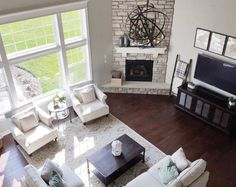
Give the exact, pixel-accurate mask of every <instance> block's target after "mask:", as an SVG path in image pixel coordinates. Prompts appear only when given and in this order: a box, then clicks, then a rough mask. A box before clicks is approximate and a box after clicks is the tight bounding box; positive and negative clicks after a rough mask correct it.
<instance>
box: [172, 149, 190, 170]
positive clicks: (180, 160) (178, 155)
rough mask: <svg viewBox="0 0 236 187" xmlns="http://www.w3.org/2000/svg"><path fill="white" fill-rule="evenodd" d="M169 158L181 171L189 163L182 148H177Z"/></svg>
mask: <svg viewBox="0 0 236 187" xmlns="http://www.w3.org/2000/svg"><path fill="white" fill-rule="evenodd" d="M171 159H172V160H173V162H174V163H175V165H176V167H177V168H178V170H179V171H180V172H181V171H183V170H184V169H185V168H187V167H188V165H189V163H188V160H187V158H186V156H185V154H184V150H183V148H182V147H181V148H179V149H178V150H177V151H176V152H175V153H174V154H173V155H172V156H171Z"/></svg>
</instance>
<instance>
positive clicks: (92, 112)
mask: <svg viewBox="0 0 236 187" xmlns="http://www.w3.org/2000/svg"><path fill="white" fill-rule="evenodd" d="M87 88H93V89H94V91H95V96H96V100H95V101H93V102H91V103H88V104H84V103H83V101H82V99H81V98H78V96H76V94H75V91H82V90H84V89H87ZM106 99H107V96H106V95H105V94H104V93H103V92H102V91H101V90H100V89H99V88H98V87H97V86H96V85H95V84H89V85H85V86H83V87H80V88H75V89H73V90H72V93H71V101H72V106H73V109H74V111H75V112H76V113H77V115H78V116H79V118H80V119H81V121H82V122H83V123H84V124H86V122H88V121H91V120H94V119H96V118H99V117H102V116H106V115H108V114H109V106H108V105H107V104H106Z"/></svg>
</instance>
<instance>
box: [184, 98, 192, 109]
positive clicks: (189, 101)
mask: <svg viewBox="0 0 236 187" xmlns="http://www.w3.org/2000/svg"><path fill="white" fill-rule="evenodd" d="M192 98H193V97H192V96H190V95H187V98H186V102H185V108H187V109H189V110H190V109H191V105H192Z"/></svg>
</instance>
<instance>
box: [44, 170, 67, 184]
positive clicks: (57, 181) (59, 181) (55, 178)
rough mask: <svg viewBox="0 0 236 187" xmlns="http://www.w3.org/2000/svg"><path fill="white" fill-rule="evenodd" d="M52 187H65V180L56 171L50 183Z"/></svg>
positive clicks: (53, 172)
mask: <svg viewBox="0 0 236 187" xmlns="http://www.w3.org/2000/svg"><path fill="white" fill-rule="evenodd" d="M48 184H49V186H50V187H65V186H66V185H65V184H64V181H63V179H62V178H61V176H60V174H58V173H57V172H56V171H52V173H51V176H50V179H49V182H48Z"/></svg>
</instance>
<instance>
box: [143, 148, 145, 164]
mask: <svg viewBox="0 0 236 187" xmlns="http://www.w3.org/2000/svg"><path fill="white" fill-rule="evenodd" d="M144 162H145V149H144V151H143V163H144Z"/></svg>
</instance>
